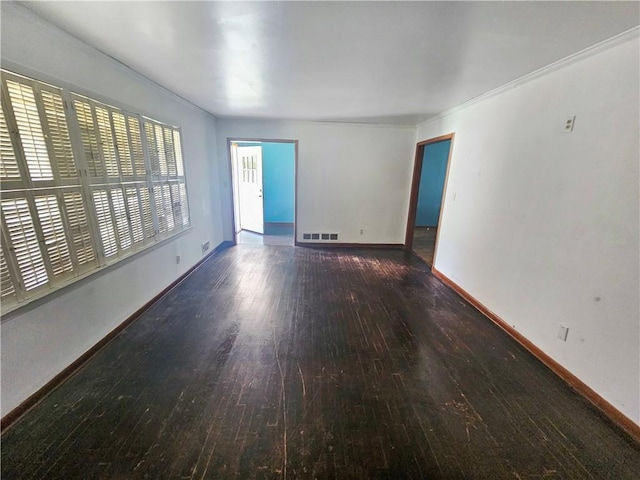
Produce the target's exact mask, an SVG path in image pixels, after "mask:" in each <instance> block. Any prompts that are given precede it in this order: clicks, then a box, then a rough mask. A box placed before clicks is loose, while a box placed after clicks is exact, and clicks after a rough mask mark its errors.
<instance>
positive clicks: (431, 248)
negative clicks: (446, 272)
mask: <svg viewBox="0 0 640 480" xmlns="http://www.w3.org/2000/svg"><path fill="white" fill-rule="evenodd" d="M437 234H438V227H416V228H415V230H414V231H413V245H412V250H413V253H415V254H416V255H418V256H419V257H420V258H421V259H422V260H424V261H425V262H427V263H428V264H429V265H433V255H434V254H435V250H436V235H437Z"/></svg>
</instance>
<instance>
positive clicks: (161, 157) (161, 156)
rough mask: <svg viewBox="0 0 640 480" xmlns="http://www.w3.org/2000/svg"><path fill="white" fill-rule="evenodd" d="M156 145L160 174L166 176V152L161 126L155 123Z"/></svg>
mask: <svg viewBox="0 0 640 480" xmlns="http://www.w3.org/2000/svg"><path fill="white" fill-rule="evenodd" d="M155 133H156V146H157V148H158V163H159V164H160V175H161V176H162V177H166V176H167V154H166V151H165V147H164V135H163V134H162V126H160V125H158V124H155Z"/></svg>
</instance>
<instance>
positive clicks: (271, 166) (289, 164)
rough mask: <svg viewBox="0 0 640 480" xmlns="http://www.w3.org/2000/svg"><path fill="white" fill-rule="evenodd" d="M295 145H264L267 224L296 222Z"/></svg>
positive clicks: (263, 162)
mask: <svg viewBox="0 0 640 480" xmlns="http://www.w3.org/2000/svg"><path fill="white" fill-rule="evenodd" d="M295 149H296V147H295V144H293V143H271V142H269V143H262V187H263V190H264V221H265V223H270V222H274V223H293V221H294V220H293V208H294V203H295V200H294V184H295V178H294V175H295V155H296V153H295Z"/></svg>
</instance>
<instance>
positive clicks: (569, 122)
mask: <svg viewBox="0 0 640 480" xmlns="http://www.w3.org/2000/svg"><path fill="white" fill-rule="evenodd" d="M575 122H576V116H575V115H574V116H573V117H569V118H567V121H566V122H565V123H564V130H563V131H564V133H571V132H573V125H574V123H575Z"/></svg>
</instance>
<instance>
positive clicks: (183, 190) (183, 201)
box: [179, 183, 189, 225]
mask: <svg viewBox="0 0 640 480" xmlns="http://www.w3.org/2000/svg"><path fill="white" fill-rule="evenodd" d="M179 189H180V207H181V209H182V225H189V201H188V199H187V187H186V185H185V184H184V183H180V184H179Z"/></svg>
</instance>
